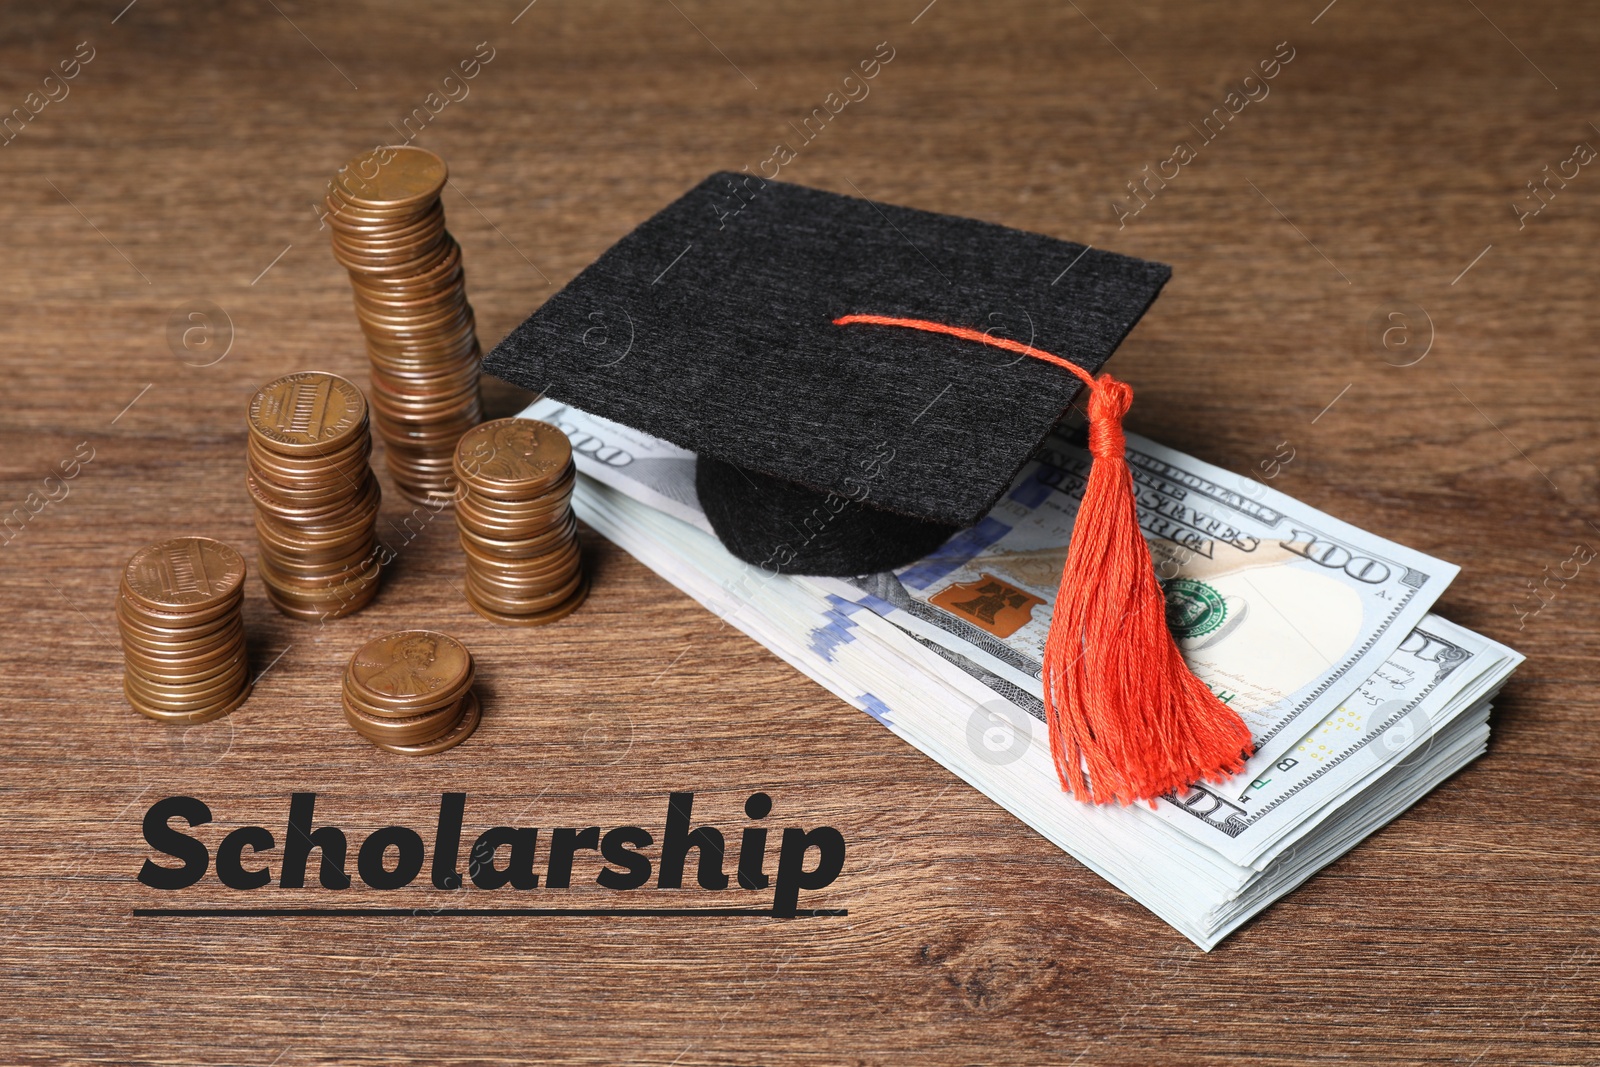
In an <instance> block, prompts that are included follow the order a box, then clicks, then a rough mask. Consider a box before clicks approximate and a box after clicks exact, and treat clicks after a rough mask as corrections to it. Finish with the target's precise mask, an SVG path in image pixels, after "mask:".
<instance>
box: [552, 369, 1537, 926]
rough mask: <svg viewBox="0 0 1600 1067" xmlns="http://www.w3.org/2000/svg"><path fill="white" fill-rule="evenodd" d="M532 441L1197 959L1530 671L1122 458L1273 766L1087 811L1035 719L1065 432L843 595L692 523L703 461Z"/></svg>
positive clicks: (1191, 626) (1325, 854)
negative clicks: (983, 498) (932, 542)
mask: <svg viewBox="0 0 1600 1067" xmlns="http://www.w3.org/2000/svg"><path fill="white" fill-rule="evenodd" d="M523 415H524V416H525V417H528V418H536V419H542V420H544V421H546V422H549V423H553V424H555V425H557V426H560V427H561V428H562V429H563V430H564V431H565V432H566V433H567V435H568V436H569V438H570V439H571V440H572V443H573V446H574V453H575V456H576V460H577V466H578V470H579V472H580V473H581V475H582V477H580V479H579V483H578V486H577V490H576V493H575V496H574V505H575V507H576V510H577V512H578V515H579V517H580V518H582V519H583V520H584V521H585V522H586V523H588V524H589V525H590V526H591V527H593V528H594V529H595V530H596V531H598V532H599V533H600V534H602V535H603V536H605V537H607V538H609V539H610V540H612V541H614V542H616V543H617V544H618V545H620V546H621V547H622V548H624V549H626V550H627V551H628V552H629V553H631V554H632V555H634V556H635V557H637V558H638V559H639V560H640V561H641V562H643V563H644V564H645V565H646V566H648V567H650V568H651V569H652V570H654V571H656V572H657V573H658V574H660V575H661V576H662V577H664V578H666V579H667V581H669V582H671V583H672V584H673V585H675V586H677V587H678V588H680V589H682V590H683V591H684V592H685V593H687V594H689V595H690V596H691V597H693V598H694V599H696V600H698V601H699V602H700V603H701V604H703V605H704V606H705V607H706V608H707V609H709V610H710V611H712V612H713V613H715V614H716V615H718V616H720V617H721V618H722V619H724V620H726V621H727V622H728V623H729V624H731V625H733V626H735V627H737V628H739V629H740V630H742V631H743V632H745V633H746V634H748V635H749V636H751V637H753V638H754V639H755V640H757V641H759V642H761V643H762V644H763V645H765V646H767V647H768V648H770V649H771V650H772V651H773V652H775V653H776V654H777V655H779V656H781V657H782V658H783V659H784V660H786V661H787V662H788V663H790V664H791V665H793V666H794V667H795V668H797V669H798V670H800V671H802V672H803V673H805V674H806V675H808V676H809V677H811V678H813V679H815V680H816V681H817V682H818V683H820V684H821V685H823V686H825V687H826V688H827V689H829V690H831V691H832V692H833V693H835V694H836V695H838V696H839V697H840V698H841V699H843V700H845V701H847V702H849V703H850V704H851V705H853V706H855V707H856V708H859V709H860V710H862V711H864V712H866V713H867V714H868V715H870V716H872V717H873V718H874V719H876V720H877V721H878V722H879V723H881V724H882V725H883V726H885V727H886V728H888V729H889V730H890V731H892V732H893V733H895V734H896V735H898V736H899V737H901V738H903V739H904V740H906V741H907V742H909V743H910V744H912V745H914V746H916V747H917V748H918V749H920V750H921V751H922V752H924V753H926V754H927V755H928V756H931V757H932V758H933V759H935V760H937V761H938V762H939V763H941V764H943V765H944V766H945V767H947V768H948V769H949V770H951V771H952V772H954V773H955V774H957V775H958V776H960V777H961V778H963V779H965V780H966V781H967V782H968V783H970V784H971V785H972V786H973V787H974V788H976V789H978V790H980V791H982V792H983V793H984V794H985V795H986V796H988V797H990V798H991V799H993V800H994V801H995V802H996V803H998V804H1000V805H1001V806H1003V807H1004V808H1006V809H1007V810H1008V811H1010V812H1011V813H1012V814H1014V815H1015V816H1016V817H1017V818H1019V819H1021V820H1022V821H1023V822H1024V823H1026V824H1027V825H1028V826H1030V827H1032V828H1033V829H1034V830H1035V831H1037V832H1038V833H1040V834H1042V835H1043V836H1044V837H1046V838H1047V839H1049V840H1050V841H1051V842H1053V843H1054V844H1056V845H1057V846H1058V847H1060V848H1062V849H1064V850H1066V851H1067V852H1068V853H1070V854H1071V855H1073V856H1074V857H1076V858H1077V859H1078V860H1079V861H1080V862H1082V863H1083V864H1084V865H1085V866H1087V867H1089V868H1091V869H1092V870H1094V871H1095V872H1097V873H1098V874H1100V875H1101V876H1102V877H1103V878H1105V879H1106V880H1108V881H1110V882H1111V883H1112V884H1114V885H1116V886H1118V887H1119V888H1120V889H1122V890H1123V891H1124V892H1126V893H1127V894H1128V895H1129V896H1131V897H1133V898H1134V899H1135V900H1137V901H1138V902H1139V903H1141V904H1143V905H1144V906H1145V907H1147V908H1149V909H1150V910H1151V911H1153V912H1155V913H1156V914H1157V915H1158V916H1160V917H1161V918H1162V919H1164V920H1165V921H1166V922H1168V923H1170V924H1171V925H1172V926H1173V927H1174V928H1176V929H1177V930H1178V931H1179V932H1181V933H1182V934H1183V935H1184V936H1186V937H1188V938H1189V939H1190V940H1192V941H1193V942H1194V943H1195V944H1197V945H1199V946H1200V947H1201V948H1203V949H1210V948H1212V947H1214V946H1215V945H1216V944H1217V943H1218V942H1219V941H1221V940H1222V939H1223V938H1224V937H1226V936H1227V935H1228V934H1229V933H1231V932H1232V931H1233V930H1235V929H1237V928H1238V927H1239V926H1241V925H1242V924H1243V923H1245V922H1247V921H1248V920H1249V919H1250V918H1251V917H1252V916H1254V915H1256V914H1257V913H1258V912H1260V911H1261V910H1263V909H1264V908H1266V907H1268V906H1269V905H1271V904H1272V903H1273V902H1274V901H1276V900H1278V899H1279V898H1280V897H1282V896H1284V895H1285V894H1287V893H1289V892H1290V891H1291V890H1293V889H1294V888H1295V887H1296V886H1297V885H1299V884H1300V883H1301V882H1303V881H1305V880H1306V879H1307V878H1310V877H1311V876H1312V875H1313V874H1315V873H1316V872H1317V871H1319V870H1321V869H1322V868H1323V867H1324V866H1326V865H1327V864H1329V863H1331V862H1332V861H1333V860H1334V859H1336V858H1338V857H1339V856H1340V855H1342V854H1343V853H1344V852H1346V851H1347V850H1349V849H1350V848H1352V847H1354V846H1355V845H1356V844H1357V843H1358V842H1360V841H1361V840H1362V839H1363V838H1365V837H1366V836H1367V835H1368V834H1371V833H1372V832H1373V831H1375V830H1377V829H1378V828H1379V827H1381V826H1383V825H1384V824H1385V823H1387V822H1388V821H1389V820H1391V819H1393V818H1394V817H1395V816H1397V815H1399V814H1400V813H1401V812H1403V811H1405V810H1406V809H1407V808H1408V807H1410V806H1411V805H1412V804H1414V803H1416V802H1417V801H1418V800H1419V799H1420V798H1421V797H1422V796H1423V795H1424V794H1426V793H1427V792H1428V791H1429V790H1431V789H1433V788H1434V787H1435V786H1436V785H1438V784H1439V783H1440V782H1442V781H1444V779H1446V778H1447V777H1449V776H1450V775H1451V774H1453V773H1455V772H1456V771H1457V770H1459V769H1461V768H1462V767H1463V766H1465V765H1466V764H1467V763H1469V762H1471V761H1472V760H1473V759H1475V758H1476V757H1477V756H1479V755H1481V754H1482V753H1483V752H1484V750H1485V747H1486V745H1487V742H1488V737H1489V724H1488V715H1489V709H1490V701H1491V700H1492V699H1493V698H1494V696H1495V694H1496V693H1497V692H1498V691H1499V689H1500V686H1501V685H1502V684H1503V683H1504V682H1505V680H1506V678H1507V677H1508V676H1509V675H1510V674H1511V672H1512V671H1513V670H1514V669H1515V668H1516V667H1517V665H1518V664H1519V663H1521V662H1522V657H1521V656H1520V655H1519V654H1518V653H1516V652H1514V651H1513V650H1511V649H1510V648H1507V647H1506V646H1504V645H1501V644H1499V643H1498V642H1495V641H1492V640H1490V639H1489V638H1486V637H1482V636H1480V635H1478V634H1475V633H1473V632H1472V631H1470V630H1466V629H1463V628H1462V627H1460V626H1457V625H1455V624H1454V623H1451V622H1448V621H1446V620H1445V619H1442V618H1440V617H1439V616H1437V615H1434V614H1432V613H1431V611H1430V608H1431V607H1432V605H1433V604H1434V602H1435V601H1436V600H1437V599H1438V598H1439V595H1440V594H1441V593H1443V592H1444V589H1445V587H1446V586H1447V585H1449V584H1450V581H1451V580H1452V579H1453V578H1454V577H1455V575H1456V572H1457V568H1456V567H1454V566H1453V565H1451V564H1449V563H1445V562H1443V561H1441V560H1437V559H1434V558H1432V557H1431V556H1427V555H1424V554H1423V553H1421V552H1415V551H1412V550H1411V549H1408V548H1405V547H1404V546H1402V545H1398V544H1395V543H1393V542H1392V541H1387V540H1385V539H1383V538H1381V537H1377V536H1375V535H1373V534H1369V533H1367V532H1365V531H1363V530H1359V529H1357V528H1355V527H1353V526H1350V525H1348V524H1346V523H1343V522H1340V521H1339V520H1337V519H1335V518H1332V517H1331V516H1329V515H1325V514H1323V513H1322V512H1320V511H1318V510H1316V509H1315V508H1311V507H1308V506H1306V505H1304V504H1302V503H1300V502H1299V501H1297V500H1294V499H1292V498H1290V497H1288V496H1285V495H1284V494H1282V493H1280V492H1277V491H1275V490H1273V489H1271V488H1270V487H1268V486H1266V485H1264V484H1263V483H1262V482H1261V481H1259V480H1257V479H1255V478H1248V477H1241V476H1239V475H1235V474H1232V473H1229V472H1228V471H1224V470H1221V469H1219V468H1217V467H1213V466H1211V465H1210V464H1207V463H1203V462H1201V461H1200V460H1197V459H1194V458H1192V457H1190V456H1186V455H1183V454H1182V453H1180V452H1175V451H1173V450H1171V449H1169V448H1163V447H1162V446H1160V445H1158V444H1155V443H1154V442H1152V441H1148V440H1145V439H1143V438H1140V437H1137V436H1134V435H1131V434H1130V435H1129V436H1128V460H1129V463H1130V465H1131V467H1132V469H1133V473H1134V478H1135V482H1136V490H1137V496H1138V506H1139V517H1140V522H1141V525H1142V526H1143V528H1144V530H1145V533H1146V535H1147V537H1148V539H1149V541H1150V546H1151V552H1152V555H1153V556H1154V558H1155V560H1156V564H1157V572H1158V575H1159V576H1160V577H1161V579H1162V580H1163V586H1164V588H1165V591H1166V596H1167V610H1168V621H1169V625H1170V626H1171V627H1172V630H1173V633H1174V636H1175V637H1176V638H1177V640H1178V642H1179V645H1180V647H1181V648H1182V649H1183V650H1184V654H1185V656H1186V658H1187V660H1188V662H1189V665H1190V666H1191V667H1192V668H1193V670H1194V672H1195V673H1196V674H1197V675H1198V676H1199V677H1200V678H1201V679H1202V680H1204V681H1205V682H1206V683H1207V684H1208V685H1209V686H1210V687H1211V688H1212V690H1213V691H1214V692H1216V693H1217V694H1218V696H1219V697H1221V699H1223V700H1224V701H1226V702H1228V703H1229V704H1230V705H1231V706H1232V707H1233V708H1234V709H1235V710H1237V711H1238V712H1239V714H1240V715H1241V716H1242V717H1243V718H1244V720H1245V722H1246V723H1247V724H1249V726H1250V729H1251V732H1252V734H1253V735H1254V738H1255V744H1256V750H1255V754H1254V756H1253V757H1252V758H1251V759H1250V761H1249V764H1248V766H1247V767H1246V769H1245V771H1244V773H1243V774H1241V775H1239V776H1238V777H1237V778H1235V779H1232V780H1230V781H1228V782H1225V783H1222V784H1200V785H1196V786H1193V787H1191V788H1190V789H1188V790H1187V791H1185V792H1183V793H1182V794H1180V795H1173V796H1167V797H1162V798H1160V799H1159V800H1157V801H1156V802H1155V804H1154V806H1153V807H1151V806H1147V805H1136V806H1130V807H1118V806H1115V805H1101V806H1092V805H1089V804H1085V803H1082V802H1080V801H1078V800H1076V799H1074V798H1073V797H1071V796H1069V795H1067V794H1065V793H1063V792H1062V790H1061V786H1060V784H1059V782H1058V780H1057V777H1056V772H1055V768H1054V766H1053V765H1052V763H1051V759H1050V749H1049V744H1048V739H1047V732H1046V728H1045V723H1044V709H1043V704H1042V702H1041V684H1040V675H1041V659H1042V656H1043V649H1044V641H1045V634H1046V632H1047V630H1048V628H1049V624H1050V613H1051V608H1052V606H1053V604H1054V599H1055V593H1056V587H1057V583H1058V581H1059V578H1060V574H1061V566H1062V562H1063V561H1064V560H1065V558H1066V551H1067V544H1068V542H1069V540H1070V539H1071V536H1072V524H1073V519H1074V516H1075V515H1076V512H1077V506H1078V501H1079V498H1080V496H1081V494H1082V491H1083V487H1084V482H1085V478H1086V475H1087V473H1088V469H1089V463H1090V457H1089V455H1088V453H1087V452H1086V451H1085V450H1084V448H1083V447H1081V444H1080V443H1078V442H1075V441H1074V440H1073V434H1072V433H1071V432H1069V431H1063V432H1062V433H1060V434H1058V435H1057V436H1056V437H1053V438H1052V439H1051V440H1050V441H1049V443H1048V444H1047V446H1046V447H1045V448H1044V449H1043V450H1041V452H1040V453H1039V454H1038V455H1037V456H1036V457H1035V458H1034V459H1033V460H1032V461H1030V462H1029V463H1028V465H1027V466H1026V467H1024V468H1023V470H1022V472H1021V473H1020V474H1019V475H1018V477H1017V479H1016V480H1015V481H1014V482H1013V483H1012V485H1011V487H1010V488H1009V489H1008V491H1007V492H1006V494H1005V495H1004V497H1003V498H1002V499H1001V500H1000V502H999V503H998V504H996V506H995V507H994V509H993V510H992V511H991V512H990V513H989V515H988V516H987V517H985V518H984V519H983V521H981V522H980V523H978V524H977V525H976V526H974V527H972V528H971V529H968V530H965V531H963V532H961V533H958V534H957V535H955V536H954V537H953V538H951V540H950V541H948V542H947V543H946V544H945V545H944V546H943V547H941V548H940V549H939V550H938V551H936V552H935V553H934V554H933V555H931V556H929V557H927V558H926V559H923V560H921V561H919V562H917V563H914V564H912V565H910V566H907V567H902V568H900V569H899V570H896V571H892V572H884V573H881V574H873V575H867V576H863V577H859V578H852V579H835V578H808V577H795V576H788V575H780V574H776V573H774V572H773V571H772V569H770V568H762V567H758V566H753V565H751V564H748V563H744V562H742V561H740V560H738V559H736V558H734V557H733V556H732V555H730V554H729V553H728V552H727V550H726V549H724V548H723V547H722V545H721V543H720V542H719V541H718V540H717V538H716V536H715V535H714V534H713V533H712V532H711V529H710V526H709V525H708V523H707V521H706V519H705V516H704V514H703V513H702V512H701V510H700V507H699V505H698V503H697V501H696V497H695V490H694V484H695V483H694V455H693V453H690V452H685V451H684V450H682V449H680V448H677V447H675V446H673V445H671V444H668V443H667V442H665V441H661V440H658V439H656V438H653V437H650V436H648V435H645V434H642V433H640V432H639V431H637V430H633V429H631V428H628V427H625V426H620V425H618V424H616V423H614V422H610V421H608V420H605V419H601V418H598V417H596V416H593V415H590V414H588V413H586V412H583V411H580V410H578V409H576V408H573V407H570V406H568V405H566V404H562V403H560V402H558V401H555V400H551V399H548V398H545V399H541V400H539V401H537V402H535V403H534V404H533V405H532V406H531V407H529V408H528V409H527V410H526V411H525V412H523ZM875 462H893V459H892V457H877V458H876V459H875ZM864 475H865V477H867V478H868V479H870V476H871V472H870V471H865V472H864ZM827 514H828V511H827V509H825V508H824V509H820V510H819V514H818V516H817V517H816V521H817V522H818V523H824V522H826V521H827ZM812 535H814V530H813V531H807V530H804V529H797V530H796V532H795V536H796V538H797V539H800V538H804V537H806V536H812Z"/></svg>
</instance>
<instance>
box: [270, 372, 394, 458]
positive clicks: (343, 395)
mask: <svg viewBox="0 0 1600 1067" xmlns="http://www.w3.org/2000/svg"><path fill="white" fill-rule="evenodd" d="M366 417H367V402H366V399H365V398H364V397H363V396H362V395H361V390H360V389H357V388H356V387H355V385H353V384H352V383H351V382H349V381H347V380H346V379H344V378H341V377H339V376H338V375H337V374H328V373H326V372H324V371H302V372H300V373H298V374H286V375H284V376H283V377H282V378H279V379H277V380H275V381H271V382H268V383H267V384H266V385H264V386H262V387H261V388H260V390H258V391H257V392H256V395H255V396H254V397H252V398H251V400H250V407H249V426H250V432H251V433H253V434H255V435H257V436H258V437H260V438H261V439H262V440H263V443H265V444H268V445H269V447H271V449H272V450H273V451H276V452H284V453H287V454H289V455H306V454H308V453H309V454H312V455H317V454H321V453H325V452H327V451H328V450H329V449H330V448H332V447H335V446H337V445H338V444H339V443H340V441H341V439H342V438H343V437H344V436H345V435H346V434H350V433H353V432H354V431H355V430H356V429H357V428H358V427H360V426H361V425H362V424H363V423H365V422H366Z"/></svg>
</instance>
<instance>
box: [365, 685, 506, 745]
mask: <svg viewBox="0 0 1600 1067" xmlns="http://www.w3.org/2000/svg"><path fill="white" fill-rule="evenodd" d="M462 705H463V708H462V712H461V718H460V720H459V721H458V722H457V723H456V724H455V725H454V726H452V727H451V728H450V732H449V733H447V734H445V735H444V736H443V737H438V738H435V739H434V740H432V741H424V742H422V743H420V744H415V745H392V744H389V743H387V742H384V741H375V740H373V739H372V738H370V737H369V738H367V740H369V741H372V743H373V744H374V745H377V746H378V747H379V748H381V749H385V750H386V751H389V752H397V753H399V754H400V755H402V756H432V755H435V754H436V753H439V752H443V751H445V750H446V749H450V748H455V747H456V746H457V745H459V744H460V743H461V742H463V741H465V740H466V739H467V738H469V737H471V736H472V731H474V730H476V729H477V728H478V719H479V716H480V715H481V711H480V709H479V707H478V695H477V694H476V693H473V692H470V691H469V692H468V693H467V695H466V697H465V699H463V700H462Z"/></svg>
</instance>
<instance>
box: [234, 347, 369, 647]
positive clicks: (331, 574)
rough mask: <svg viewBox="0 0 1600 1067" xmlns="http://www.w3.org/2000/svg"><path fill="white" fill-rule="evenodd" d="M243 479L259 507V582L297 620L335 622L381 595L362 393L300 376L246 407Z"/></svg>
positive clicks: (340, 382)
mask: <svg viewBox="0 0 1600 1067" xmlns="http://www.w3.org/2000/svg"><path fill="white" fill-rule="evenodd" d="M248 422H249V426H250V460H249V473H248V474H247V475H246V476H245V481H246V483H247V484H248V485H249V487H250V496H251V498H252V499H253V500H254V501H255V505H256V539H257V541H258V543H259V544H260V546H261V580H262V581H263V582H264V583H265V584H266V587H267V596H268V598H270V599H271V601H272V602H273V603H274V604H275V605H277V607H278V610H279V611H282V612H283V613H284V614H285V615H289V616H292V617H293V618H297V619H307V620H317V619H336V618H338V617H340V616H341V615H348V614H350V613H351V612H353V611H358V610H360V609H361V608H363V607H365V606H366V605H367V604H368V603H369V602H371V600H372V598H373V597H374V596H376V595H377V593H378V577H379V573H380V570H381V568H380V566H379V559H378V556H377V533H376V528H377V521H378V499H379V489H378V479H377V478H376V477H374V476H373V473H372V468H371V467H370V466H369V465H368V463H367V457H368V455H369V454H371V452H372V433H371V431H370V429H369V428H368V424H367V402H366V399H365V398H364V397H363V396H362V395H361V390H360V389H358V388H356V386H355V385H353V384H351V383H350V382H349V381H346V380H345V379H344V378H341V377H339V376H338V375H336V374H326V373H324V372H322V371H304V372H302V373H300V374H288V375H285V376H284V377H282V378H279V379H278V380H277V381H275V382H271V383H269V384H267V385H264V386H262V388H261V391H260V392H258V393H256V395H255V397H254V398H253V399H252V400H251V401H250V414H249V420H248Z"/></svg>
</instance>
